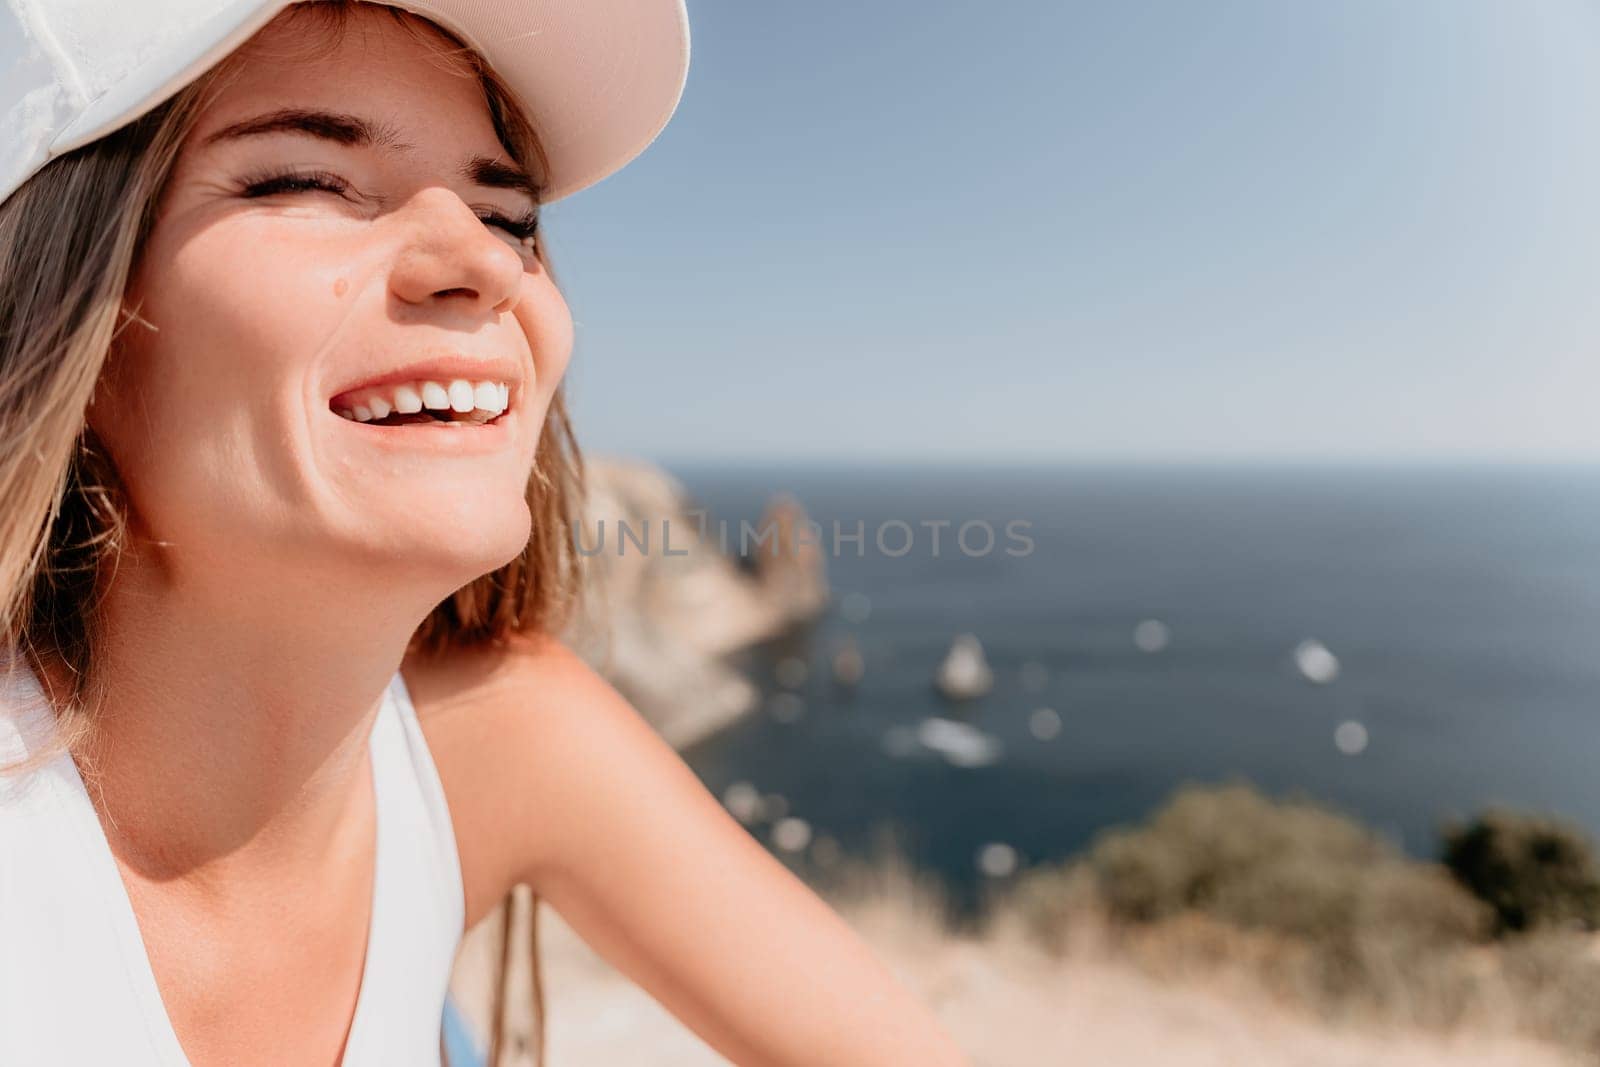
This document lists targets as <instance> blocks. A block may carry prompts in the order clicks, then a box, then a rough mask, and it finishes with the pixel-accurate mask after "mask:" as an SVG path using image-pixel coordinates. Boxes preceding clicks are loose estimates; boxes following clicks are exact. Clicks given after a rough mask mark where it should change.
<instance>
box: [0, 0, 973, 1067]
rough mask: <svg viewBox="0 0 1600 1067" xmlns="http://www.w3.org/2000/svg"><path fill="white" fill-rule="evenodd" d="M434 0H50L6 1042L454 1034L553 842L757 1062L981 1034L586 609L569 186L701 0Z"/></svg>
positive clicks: (23, 188)
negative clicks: (650, 697)
mask: <svg viewBox="0 0 1600 1067" xmlns="http://www.w3.org/2000/svg"><path fill="white" fill-rule="evenodd" d="M406 6H407V7H409V8H411V9H412V10H410V11H402V10H400V9H398V8H395V7H389V6H383V5H377V4H367V3H351V2H324V0H314V2H304V3H289V2H286V0H267V2H260V3H253V4H252V3H242V4H231V5H222V6H221V9H220V11H219V10H218V5H214V4H210V3H202V2H201V0H161V2H159V3H152V4H141V5H129V4H125V3H122V2H121V0H75V2H72V3H57V4H51V5H49V7H48V8H46V7H41V6H36V5H35V4H34V3H32V2H31V0H29V2H23V0H13V3H12V4H11V5H10V7H9V8H8V9H7V12H8V16H7V17H10V18H12V19H13V20H14V22H15V24H14V25H13V26H10V27H5V29H6V31H7V32H9V33H12V34H14V35H15V39H17V40H20V41H22V42H24V43H25V44H27V45H28V51H27V53H26V55H25V56H24V57H23V60H22V62H21V63H19V64H18V66H17V67H16V68H15V70H13V71H12V74H11V76H10V77H9V79H8V81H7V82H6V90H7V91H8V92H9V93H11V94H12V95H11V96H10V98H9V99H7V100H4V101H0V103H3V105H4V106H5V107H6V108H7V109H8V110H7V112H6V113H5V115H4V117H3V121H0V195H3V196H4V202H3V203H0V627H3V634H0V637H3V644H0V662H3V669H0V770H3V772H4V777H3V778H0V857H4V858H3V865H0V945H3V946H4V952H3V954H0V1063H5V1064H12V1063H17V1064H33V1063H67V1064H78V1063H110V1062H115V1063H118V1064H132V1065H145V1064H163V1065H174V1064H177V1065H182V1064H195V1065H209V1064H255V1063H260V1064H327V1063H334V1062H337V1063H343V1064H348V1065H351V1067H365V1065H369V1064H370V1065H377V1064H382V1065H385V1067H395V1065H399V1067H406V1065H412V1064H419V1065H421V1064H428V1065H437V1064H439V1063H440V1057H441V1055H442V1049H441V1023H442V1021H443V1020H444V1018H445V1017H446V1016H445V1012H444V1009H445V1006H446V986H447V981H448V978H449V974H450V967H451V960H452V956H453V954H454V952H455V950H456V947H457V945H458V943H459V941H460V939H461V936H462V934H463V931H464V929H465V928H467V927H468V926H471V925H473V924H475V923H476V922H477V921H478V920H480V919H481V918H483V917H484V916H485V915H487V914H489V913H490V912H491V911H492V910H493V908H494V907H495V905H496V903H497V902H498V901H501V900H502V899H504V898H506V897H507V896H508V894H511V893H513V892H514V891H515V890H516V889H517V887H518V886H523V885H526V886H528V887H530V888H531V889H532V890H533V891H534V892H535V893H536V894H537V895H538V896H539V897H542V898H543V899H544V900H547V901H548V902H549V903H550V904H551V905H552V906H553V907H555V908H556V909H557V910H558V911H560V912H561V913H562V914H563V916H565V917H566V918H568V919H569V920H570V921H571V923H572V925H573V926H574V928H575V929H577V930H578V931H579V932H580V933H581V934H582V935H583V936H584V937H585V938H586V939H588V940H589V941H590V942H591V943H592V944H594V945H595V946H596V947H597V948H598V949H600V950H601V951H602V952H603V953H604V954H605V955H606V956H608V957H609V958H610V959H611V960H612V961H613V962H615V963H616V964H617V965H618V966H619V967H620V968H621V969H622V970H624V972H626V973H627V974H629V975H630V976H631V977H633V978H634V979H635V980H636V981H637V982H638V983H639V984H640V985H641V986H642V987H644V988H645V989H646V990H647V991H649V992H650V993H651V994H652V995H654V996H655V997H657V998H658V999H659V1000H660V1001H661V1002H662V1003H663V1004H664V1005H665V1006H666V1007H668V1008H669V1009H670V1010H672V1011H673V1012H674V1013H675V1014H677V1015H678V1016H679V1018H681V1019H682V1020H683V1021H684V1022H685V1023H686V1024H687V1025H688V1026H690V1027H691V1028H693V1029H694V1030H695V1031H696V1032H698V1033H699V1034H700V1035H701V1036H703V1037H704V1038H705V1039H706V1041H707V1042H708V1043H710V1044H711V1045H712V1046H714V1047H715V1048H716V1049H718V1050H719V1051H720V1052H722V1053H723V1054H724V1055H725V1056H727V1057H728V1058H729V1059H732V1060H733V1061H735V1062H738V1063H741V1064H830V1065H833V1064H838V1065H861V1067H869V1065H888V1064H902V1063H917V1064H923V1065H940V1064H953V1063H959V1062H962V1060H961V1056H960V1053H959V1052H957V1051H956V1050H955V1048H954V1046H953V1045H952V1044H951V1042H950V1040H949V1038H948V1037H947V1036H946V1035H945V1034H944V1032H943V1031H942V1030H941V1029H940V1028H939V1026H938V1024H937V1022H935V1021H934V1019H933V1018H932V1016H931V1014H930V1013H929V1012H928V1011H927V1009H926V1008H925V1006H923V1005H922V1004H920V1003H918V1002H917V1001H915V1000H914V999H913V998H912V997H911V996H910V995H909V993H908V992H907V991H906V990H905V989H904V988H903V987H902V986H901V985H900V984H899V983H897V982H896V981H895V980H894V978H893V977H892V976H891V975H890V974H889V973H888V971H887V970H886V969H885V968H884V967H883V966H882V964H881V963H879V961H878V960H876V959H875V958H874V957H873V956H872V955H871V954H870V953H869V952H868V951H867V950H866V948H865V946H864V945H863V944H862V943H861V942H860V941H859V940H857V939H856V937H855V936H854V934H853V933H852V932H851V931H850V930H849V928H848V927H846V926H845V925H844V924H843V922H842V921H841V920H840V919H839V918H838V917H836V916H835V915H834V914H833V913H832V912H831V911H830V910H829V909H828V908H826V907H825V906H824V905H823V904H822V902H821V901H820V900H819V899H818V898H816V897H815V896H814V895H813V894H812V893H811V892H810V891H809V890H807V889H806V888H805V887H804V886H803V885H802V884H801V883H800V882H799V881H798V880H797V879H795V878H794V877H793V876H792V875H791V874H790V873H789V872H788V871H787V869H785V868H784V867H783V866H782V865H780V864H779V863H778V862H777V861H776V860H774V859H772V858H771V857H770V856H769V855H768V854H767V853H766V851H765V850H764V849H762V848H761V847H760V846H759V845H758V844H756V843H755V842H754V841H753V840H752V839H751V838H750V837H749V835H748V834H747V833H746V832H745V831H744V829H743V828H742V827H741V826H740V825H739V824H737V823H736V822H734V821H733V820H732V818H731V817H730V816H729V815H727V814H726V813H725V812H724V811H723V809H722V807H721V805H720V804H719V803H718V802H717V801H716V799H715V798H714V797H712V796H711V795H710V794H709V793H708V792H707V791H706V790H705V789H704V788H703V787H702V786H701V784H700V782H699V781H698V780H697V779H696V777H695V776H694V774H693V773H692V772H691V771H690V770H689V768H688V767H687V766H686V765H685V764H684V763H683V762H682V760H681V759H679V757H678V756H677V755H676V753H674V752H673V751H672V750H671V749H670V748H669V747H668V746H667V745H666V744H665V743H664V742H663V741H662V740H661V739H660V738H659V737H658V736H656V735H655V733H654V732H653V731H652V730H651V729H650V728H649V727H648V726H647V725H646V724H645V723H644V722H643V720H642V719H640V717H639V716H638V714H637V713H636V712H635V711H634V709H633V708H632V707H630V706H629V705H628V704H627V702H626V701H625V700H623V699H622V697H621V696H620V695H619V694H618V693H617V692H616V691H615V690H614V689H612V688H611V687H610V686H608V685H607V684H606V683H605V682H604V681H602V680H601V679H600V678H599V677H598V676H597V675H596V674H595V673H594V672H593V671H592V670H591V669H590V668H589V667H588V666H587V665H585V664H584V663H583V662H582V661H581V660H580V659H578V657H576V656H575V655H574V654H573V653H572V652H571V651H569V650H568V649H567V648H566V647H565V646H564V645H562V643H561V642H560V641H559V640H558V639H557V638H556V637H555V636H554V635H555V634H557V633H558V632H559V631H560V630H561V627H562V624H563V621H564V620H565V619H566V617H567V615H568V613H569V611H570V609H571V606H572V603H573V596H574V594H575V591H576V587H577V582H578V580H579V577H580V575H579V571H578V563H577V558H576V555H575V553H573V552H572V551H571V546H570V543H569V541H568V538H567V536H566V532H567V530H568V529H569V526H570V519H571V517H572V516H573V515H574V514H575V511H576V507H577V502H578V498H579V495H580V494H581V492H582V490H583V477H582V465H581V460H580V456H579V452H578V449H577V447H576V444H575V442H574V440H573V436H572V432H571V427H570V425H569V422H568V419H567V415H566V410H565V406H564V403H563V400H562V391H561V382H562V379H563V376H564V373H565V370H566V367H567V363H568V361H569V359H570V358H571V354H572V347H573V323H572V318H571V315H570V314H569V312H568V310H567V306H566V303H565V301H564V300H563V298H562V295H561V293H560V291H559V289H558V288H557V286H556V284H555V281H554V279H553V277H552V276H551V274H550V271H549V265H548V262H547V259H546V256H545V250H544V246H543V242H542V238H541V232H540V229H539V223H538V213H539V208H540V205H541V203H548V202H549V201H550V200H552V199H555V198H557V197H560V196H564V195H567V194H569V193H572V192H575V191H577V190H579V189H581V188H583V187H585V186H586V185H589V184H592V183H593V182H595V181H598V180H600V179H601V178H603V177H605V176H606V175H607V174H609V173H611V172H612V171H614V170H616V169H617V168H618V167H621V166H622V165H624V164H625V163H626V162H628V160H630V159H631V158H633V157H634V156H635V155H637V154H638V153H639V152H640V151H642V150H643V148H644V147H645V145H647V144H648V143H649V141H650V140H651V139H652V138H653V137H654V136H655V135H656V133H657V132H658V131H659V130H660V129H661V127H662V125H663V124H664V123H665V122H666V120H667V117H668V116H669V115H670V113H671V112H672V110H673V108H674V106H675V105H676V102H677V100H678V96H679V94H680V92H681V90H682V86H683V77H684V74H685V71H686V65H687V56H688V38H687V26H686V23H685V19H684V12H683V7H682V4H681V0H585V2H581V3H580V2H576V0H572V2H558V0H522V2H507V0H498V2H495V3H487V2H479V0H427V2H422V0H418V2H414V3H408V4H407V5H406ZM535 988H536V989H537V983H535ZM85 1018H92V1019H93V1020H94V1025H92V1026H86V1025H83V1020H84V1019H85ZM452 1018H453V1016H452ZM498 1034H499V1028H498V1027H497V1028H496V1029H495V1031H494V1034H491V1048H490V1059H491V1060H498V1059H499V1058H500V1056H499V1054H500V1053H501V1052H505V1051H507V1050H505V1049H501V1048H498V1047H496V1038H497V1035H498Z"/></svg>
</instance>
